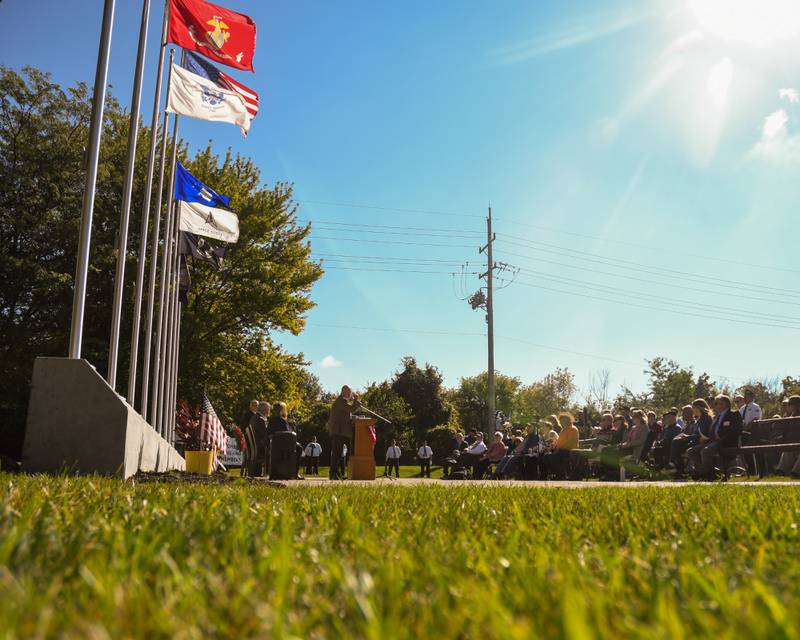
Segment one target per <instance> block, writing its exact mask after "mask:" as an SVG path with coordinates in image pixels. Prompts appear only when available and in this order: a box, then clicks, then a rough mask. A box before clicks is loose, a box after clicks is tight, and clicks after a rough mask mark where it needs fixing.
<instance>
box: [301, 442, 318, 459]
mask: <svg viewBox="0 0 800 640" xmlns="http://www.w3.org/2000/svg"><path fill="white" fill-rule="evenodd" d="M303 453H305V454H306V455H307V456H308V457H309V458H319V456H320V455H321V454H322V445H321V444H320V443H319V442H309V443H308V444H307V445H306V450H305V451H304V452H303Z"/></svg>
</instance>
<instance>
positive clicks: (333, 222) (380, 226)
mask: <svg viewBox="0 0 800 640" xmlns="http://www.w3.org/2000/svg"><path fill="white" fill-rule="evenodd" d="M298 221H304V222H308V223H311V224H324V225H336V226H341V227H356V228H358V229H360V228H362V227H368V228H370V229H400V230H403V231H444V232H446V233H472V234H475V235H478V236H482V235H483V232H482V231H470V230H468V229H453V228H450V229H443V228H441V227H406V226H398V225H386V224H361V223H354V222H353V223H351V222H340V221H337V220H318V219H312V218H298Z"/></svg>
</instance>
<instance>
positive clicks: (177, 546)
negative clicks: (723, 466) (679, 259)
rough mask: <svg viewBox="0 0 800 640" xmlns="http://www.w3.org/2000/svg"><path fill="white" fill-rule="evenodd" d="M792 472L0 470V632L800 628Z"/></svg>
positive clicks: (556, 634)
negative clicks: (282, 480)
mask: <svg viewBox="0 0 800 640" xmlns="http://www.w3.org/2000/svg"><path fill="white" fill-rule="evenodd" d="M798 550H800V487H794V486H790V487H777V486H772V487H770V486H760V487H758V486H756V487H750V486H731V485H727V486H726V485H706V486H681V487H675V488H659V487H651V486H644V485H642V486H637V487H627V488H625V489H620V488H617V487H608V488H582V489H556V488H534V487H530V486H526V485H524V484H520V486H519V487H512V488H508V487H500V486H496V487H493V486H491V485H489V486H453V485H448V484H445V483H442V484H440V483H432V484H430V485H428V484H426V485H423V486H413V487H409V486H393V485H388V486H381V487H370V486H353V485H346V484H337V485H335V486H330V485H327V486H325V485H323V486H319V487H317V486H311V487H309V486H300V485H295V486H289V487H287V488H277V487H270V486H256V485H254V484H249V483H247V482H245V481H241V480H235V481H233V482H232V483H229V484H226V485H225V484H223V485H219V484H218V485H189V484H134V483H130V482H128V483H125V482H121V481H119V480H114V479H105V478H67V477H59V478H48V477H36V476H31V477H28V476H11V475H2V474H0V637H2V638H37V637H41V638H45V637H59V636H60V637H64V636H66V637H72V638H107V637H112V638H119V637H140V638H166V637H178V638H203V637H237V638H265V637H272V638H290V637H293V638H372V639H375V640H377V639H383V638H426V637H445V638H525V639H529V638H535V637H539V638H563V637H570V638H587V639H588V638H615V639H616V638H664V639H667V638H669V639H673V638H677V639H680V638H697V637H702V638H770V639H776V638H786V639H789V638H798V637H800V626H799V625H798V614H799V612H800V561H798Z"/></svg>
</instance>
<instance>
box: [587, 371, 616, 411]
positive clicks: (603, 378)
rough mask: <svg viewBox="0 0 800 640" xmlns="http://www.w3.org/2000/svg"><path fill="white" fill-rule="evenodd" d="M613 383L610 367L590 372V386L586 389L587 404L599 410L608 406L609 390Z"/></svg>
mask: <svg viewBox="0 0 800 640" xmlns="http://www.w3.org/2000/svg"><path fill="white" fill-rule="evenodd" d="M610 385H611V372H610V371H609V370H608V369H600V371H597V372H595V371H591V372H589V388H588V389H587V391H586V404H587V405H591V406H592V407H594V408H595V409H597V410H598V411H600V410H603V409H606V408H608V404H609V398H608V391H609V386H610Z"/></svg>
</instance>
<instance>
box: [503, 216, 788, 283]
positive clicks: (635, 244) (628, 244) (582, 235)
mask: <svg viewBox="0 0 800 640" xmlns="http://www.w3.org/2000/svg"><path fill="white" fill-rule="evenodd" d="M496 219H497V220H502V221H503V222H508V223H510V224H516V225H519V226H521V227H528V228H530V229H538V230H540V231H548V232H551V233H561V234H564V235H568V236H573V237H576V238H584V239H587V240H595V241H598V242H606V243H609V244H618V245H622V246H626V247H634V248H636V249H641V247H642V245H641V243H640V242H634V241H628V240H612V239H609V238H603V237H600V236H593V235H589V234H585V233H578V232H575V231H565V230H564V229H556V228H555V227H548V226H544V225H537V224H533V223H530V222H520V221H519V220H515V219H513V218H506V217H502V216H501V217H500V218H496ZM670 251H671V252H672V253H674V254H677V255H682V256H686V257H687V258H693V259H700V260H710V261H713V262H723V263H726V264H735V265H739V266H743V267H754V268H756V269H767V270H770V271H784V272H787V273H800V270H799V269H789V268H786V267H773V266H770V265H765V264H756V263H752V262H742V261H740V260H729V259H726V258H716V257H713V256H706V255H702V254H696V253H689V252H686V251H677V250H675V249H670Z"/></svg>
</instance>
